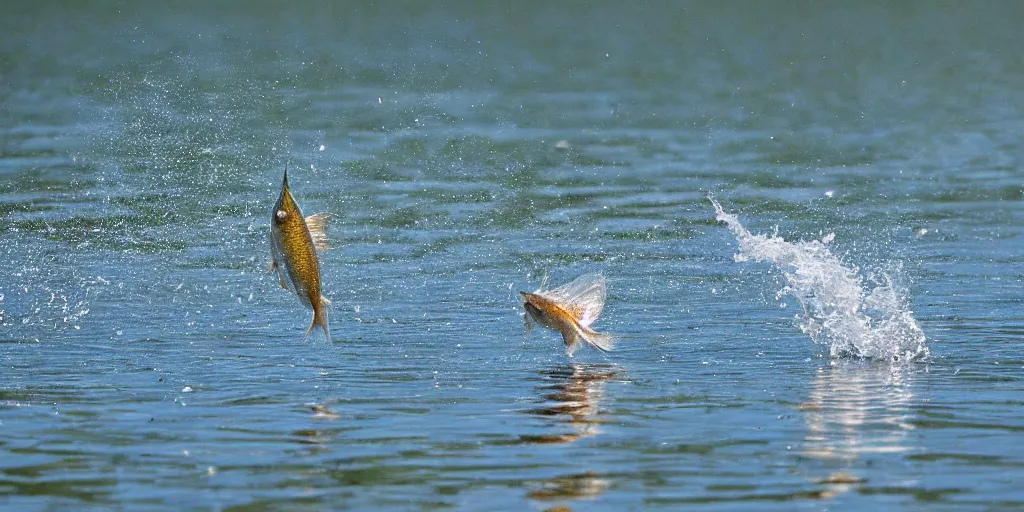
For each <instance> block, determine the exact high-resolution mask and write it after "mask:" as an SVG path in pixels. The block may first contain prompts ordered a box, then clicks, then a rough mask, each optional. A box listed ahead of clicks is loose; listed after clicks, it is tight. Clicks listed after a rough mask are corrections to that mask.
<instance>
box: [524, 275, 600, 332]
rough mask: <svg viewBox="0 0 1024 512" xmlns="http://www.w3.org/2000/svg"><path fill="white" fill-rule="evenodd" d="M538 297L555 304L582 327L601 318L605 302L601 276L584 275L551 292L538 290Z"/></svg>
mask: <svg viewBox="0 0 1024 512" xmlns="http://www.w3.org/2000/svg"><path fill="white" fill-rule="evenodd" d="M538 293H539V294H540V295H543V296H544V297H547V298H549V299H551V300H553V301H554V302H555V303H557V304H558V305H559V306H560V307H561V308H562V309H564V310H565V312H566V313H569V314H570V315H572V317H573V318H574V319H575V320H576V321H577V322H578V323H579V324H580V325H582V326H584V327H587V326H589V325H590V324H592V323H594V320H597V317H599V316H601V310H602V309H604V301H605V297H606V295H605V280H604V276H603V275H601V274H596V273H595V274H584V275H582V276H580V277H577V278H576V279H574V280H573V281H572V282H570V283H568V284H564V285H562V286H559V287H558V288H554V289H551V290H546V291H545V290H538Z"/></svg>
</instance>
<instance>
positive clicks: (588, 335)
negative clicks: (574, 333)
mask: <svg viewBox="0 0 1024 512" xmlns="http://www.w3.org/2000/svg"><path fill="white" fill-rule="evenodd" d="M580 337H581V338H583V341H586V342H587V343H590V344H591V345H593V346H594V347H595V348H597V349H598V350H600V351H602V352H611V351H612V350H614V349H615V338H614V337H612V336H609V335H607V334H601V333H599V332H596V331H593V330H591V329H588V328H586V327H584V328H582V329H580Z"/></svg>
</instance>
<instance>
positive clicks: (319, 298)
mask: <svg viewBox="0 0 1024 512" xmlns="http://www.w3.org/2000/svg"><path fill="white" fill-rule="evenodd" d="M329 217H330V216H329V214H326V213H318V214H316V215H310V216H309V217H308V218H303V217H302V211H301V210H300V209H299V205H298V204H297V203H296V202H295V198H294V197H292V192H291V189H289V188H288V169H285V171H284V181H283V182H282V183H281V196H280V197H278V198H277V204H275V205H274V212H273V214H272V215H271V221H270V270H268V271H267V273H268V274H269V273H271V272H274V271H275V270H276V271H277V278H278V279H279V280H280V281H281V287H282V288H284V289H286V290H288V291H291V292H292V293H294V294H295V295H296V296H297V297H298V298H299V302H301V303H302V304H303V305H305V306H306V307H309V308H312V309H313V322H312V323H311V324H310V325H309V329H307V330H306V336H305V337H304V338H303V340H305V339H306V338H308V337H309V333H310V332H312V331H313V329H314V328H315V327H316V326H320V327H321V328H322V329H323V330H324V335H325V336H326V337H327V342H328V343H330V341H331V331H330V329H329V328H328V326H327V305H328V304H330V303H331V301H329V300H327V298H326V297H324V296H323V295H321V294H320V261H319V260H318V259H317V255H316V249H326V248H327V235H326V233H325V229H326V228H327V221H328V220H329Z"/></svg>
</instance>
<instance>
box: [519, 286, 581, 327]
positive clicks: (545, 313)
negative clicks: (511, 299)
mask: <svg viewBox="0 0 1024 512" xmlns="http://www.w3.org/2000/svg"><path fill="white" fill-rule="evenodd" d="M519 294H520V295H521V296H522V297H523V309H525V310H526V313H527V314H529V315H530V317H531V318H533V319H534V321H536V322H537V323H539V324H541V325H543V326H545V327H550V328H552V329H559V328H560V327H561V326H562V325H563V324H565V323H566V322H571V318H570V317H569V316H568V315H567V314H566V313H565V312H564V311H562V309H561V308H560V307H559V306H558V304H557V303H556V302H554V301H552V300H551V299H549V298H547V297H545V296H543V295H541V294H537V293H529V292H519Z"/></svg>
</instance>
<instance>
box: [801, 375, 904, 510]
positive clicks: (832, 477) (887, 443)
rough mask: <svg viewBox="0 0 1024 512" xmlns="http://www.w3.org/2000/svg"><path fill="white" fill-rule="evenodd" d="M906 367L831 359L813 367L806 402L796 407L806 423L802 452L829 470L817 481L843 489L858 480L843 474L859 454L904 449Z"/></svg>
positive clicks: (858, 480) (902, 450) (849, 473)
mask: <svg viewBox="0 0 1024 512" xmlns="http://www.w3.org/2000/svg"><path fill="white" fill-rule="evenodd" d="M911 378H912V374H911V373H910V370H909V369H907V368H906V367H905V366H899V365H890V364H888V363H880V362H870V361H855V360H849V361H833V362H832V364H831V365H829V366H827V367H823V368H819V369H818V374H817V376H816V377H815V379H814V381H813V383H812V385H811V392H810V397H809V400H808V401H807V402H805V403H803V404H801V405H800V407H799V409H800V410H801V411H802V412H803V413H804V420H805V421H806V422H807V430H808V432H807V435H806V436H805V438H804V441H805V442H804V446H803V450H802V453H803V454H804V455H806V456H808V457H812V458H815V459H818V460H822V461H825V462H828V463H830V465H833V466H840V467H841V468H842V469H844V470H842V471H839V470H837V471H835V472H833V473H831V474H829V475H828V476H827V477H825V478H823V479H819V480H818V483H822V484H828V485H834V486H836V487H837V488H836V489H834V490H836V491H840V492H841V491H845V490H848V489H849V486H850V485H853V484H859V483H862V482H863V481H864V480H863V479H862V478H861V477H859V476H858V475H856V474H854V473H852V472H849V468H850V467H851V466H852V465H853V463H854V462H855V461H857V460H858V459H860V458H861V457H862V456H866V455H871V454H893V453H904V452H907V451H910V450H912V449H913V447H912V446H910V445H909V443H908V440H907V437H908V433H909V431H910V430H911V429H913V425H912V424H911V423H910V420H911V408H910V404H911V403H912V401H913V399H914V395H913V393H912V391H911V389H912V386H911V382H910V381H911Z"/></svg>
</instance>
